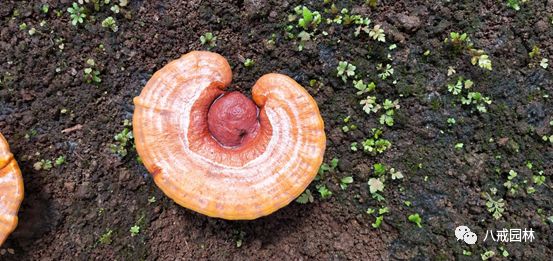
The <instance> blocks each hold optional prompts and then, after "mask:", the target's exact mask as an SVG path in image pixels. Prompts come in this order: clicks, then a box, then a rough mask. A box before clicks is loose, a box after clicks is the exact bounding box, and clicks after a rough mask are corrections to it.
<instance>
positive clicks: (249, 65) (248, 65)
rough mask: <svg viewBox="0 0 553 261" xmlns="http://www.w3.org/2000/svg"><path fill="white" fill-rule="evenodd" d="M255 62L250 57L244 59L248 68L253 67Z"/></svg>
mask: <svg viewBox="0 0 553 261" xmlns="http://www.w3.org/2000/svg"><path fill="white" fill-rule="evenodd" d="M254 64H255V62H254V61H253V60H252V59H250V58H248V59H246V60H245V61H244V67H246V68H250V67H252V66H253V65H254Z"/></svg>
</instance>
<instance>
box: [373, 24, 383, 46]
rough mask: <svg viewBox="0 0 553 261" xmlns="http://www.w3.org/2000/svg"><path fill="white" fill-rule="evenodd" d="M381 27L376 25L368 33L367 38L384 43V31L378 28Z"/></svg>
mask: <svg viewBox="0 0 553 261" xmlns="http://www.w3.org/2000/svg"><path fill="white" fill-rule="evenodd" d="M380 27H381V25H379V24H377V25H375V26H374V27H373V29H371V30H370V31H369V37H372V38H373V40H376V41H379V42H386V35H385V34H384V30H382V28H380Z"/></svg>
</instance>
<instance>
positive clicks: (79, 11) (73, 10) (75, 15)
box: [67, 3, 86, 26]
mask: <svg viewBox="0 0 553 261" xmlns="http://www.w3.org/2000/svg"><path fill="white" fill-rule="evenodd" d="M67 12H69V14H70V15H69V16H70V18H71V24H72V25H74V26H77V24H82V23H83V22H84V19H85V18H86V14H85V13H84V12H85V9H84V7H80V6H79V4H77V3H73V5H72V6H71V7H69V8H67Z"/></svg>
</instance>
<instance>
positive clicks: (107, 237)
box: [98, 229, 113, 245]
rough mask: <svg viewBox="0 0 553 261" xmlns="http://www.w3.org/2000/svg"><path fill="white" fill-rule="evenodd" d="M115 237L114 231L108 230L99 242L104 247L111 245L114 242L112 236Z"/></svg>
mask: <svg viewBox="0 0 553 261" xmlns="http://www.w3.org/2000/svg"><path fill="white" fill-rule="evenodd" d="M112 235H113V230H111V229H108V230H107V231H106V232H105V233H104V234H102V235H101V236H100V239H99V240H98V241H99V242H100V244H102V245H109V244H111V242H112V239H111V236H112Z"/></svg>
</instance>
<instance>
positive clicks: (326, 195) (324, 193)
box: [316, 184, 332, 199]
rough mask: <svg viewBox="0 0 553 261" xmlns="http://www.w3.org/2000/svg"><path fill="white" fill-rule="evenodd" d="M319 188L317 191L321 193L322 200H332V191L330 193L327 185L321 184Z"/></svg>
mask: <svg viewBox="0 0 553 261" xmlns="http://www.w3.org/2000/svg"><path fill="white" fill-rule="evenodd" d="M316 188H317V191H318V192H319V194H320V195H321V198H322V199H327V198H330V197H331V196H332V191H330V190H329V189H328V188H327V187H326V185H322V184H319V185H317V186H316Z"/></svg>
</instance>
